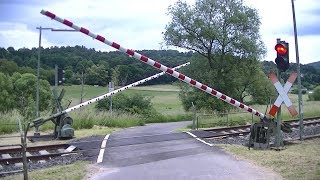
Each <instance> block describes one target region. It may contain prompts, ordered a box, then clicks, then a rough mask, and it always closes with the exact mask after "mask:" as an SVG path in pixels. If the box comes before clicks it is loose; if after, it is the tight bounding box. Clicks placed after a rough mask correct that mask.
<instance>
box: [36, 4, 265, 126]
mask: <svg viewBox="0 0 320 180" xmlns="http://www.w3.org/2000/svg"><path fill="white" fill-rule="evenodd" d="M41 14H43V15H45V16H48V17H50V18H51V19H54V20H56V21H58V22H60V23H62V24H65V25H67V26H69V27H71V28H73V29H75V30H76V31H80V32H82V33H83V34H86V35H88V36H90V37H92V38H93V39H97V40H99V41H101V42H103V43H105V44H107V45H109V46H111V47H113V48H115V49H117V50H119V51H121V52H124V53H126V54H128V55H130V56H132V57H134V58H136V59H138V60H140V61H142V62H144V63H146V64H148V65H150V66H153V67H154V68H156V69H160V70H161V71H163V72H166V73H167V74H169V75H171V76H173V77H175V78H177V79H179V80H181V81H183V82H185V83H187V84H189V85H191V86H194V87H196V88H198V89H200V90H202V91H204V92H206V93H208V94H210V95H213V96H215V97H216V98H218V99H221V100H222V101H225V102H227V103H229V104H230V105H232V106H234V107H237V108H239V109H243V110H245V111H247V112H250V113H252V114H253V115H255V116H258V117H259V118H260V119H261V120H263V119H265V118H266V116H265V115H264V114H263V113H260V112H259V111H257V110H255V109H253V108H251V107H249V106H247V105H245V104H243V103H241V102H239V101H237V100H235V99H233V98H231V97H229V96H227V95H224V94H222V93H221V92H219V91H217V90H215V89H213V88H210V87H208V86H207V85H205V84H202V83H200V82H198V81H196V80H194V79H191V78H190V77H188V76H186V75H184V74H181V73H179V72H176V71H174V70H173V69H171V68H168V67H166V66H164V65H162V64H160V63H159V62H157V61H154V60H152V59H150V58H148V57H146V56H143V55H141V54H139V53H137V52H135V51H133V50H131V49H127V48H125V47H122V46H120V45H119V44H117V43H115V42H111V41H109V40H107V39H106V38H104V37H103V36H101V35H97V34H94V33H92V32H90V31H89V30H88V29H86V28H84V27H79V26H77V25H75V24H74V23H72V22H71V21H69V20H67V19H62V18H60V17H58V16H56V15H55V14H53V13H51V12H49V11H45V10H42V11H41Z"/></svg>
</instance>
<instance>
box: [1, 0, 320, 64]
mask: <svg viewBox="0 0 320 180" xmlns="http://www.w3.org/2000/svg"><path fill="white" fill-rule="evenodd" d="M176 1H177V0H135V1H133V0H90V1H89V0H86V1H84V0H83V1H81V0H55V1H49V0H0V47H5V48H7V47H9V46H12V47H14V48H15V49H18V48H22V47H27V48H32V47H38V43H39V32H38V30H37V29H36V27H38V26H42V27H51V28H56V29H66V28H67V26H65V25H62V24H60V23H58V22H56V21H52V20H50V19H49V18H47V17H45V16H43V15H41V14H40V11H41V10H42V9H44V10H48V11H51V12H53V13H55V14H56V15H57V16H60V17H62V18H65V19H68V20H70V21H72V22H73V23H75V24H77V25H79V26H82V27H85V28H87V29H89V30H90V31H92V32H93V33H96V34H100V35H102V36H104V37H106V38H107V39H108V40H110V41H114V42H117V43H119V44H120V45H122V46H124V47H126V48H130V49H134V50H143V49H166V48H167V47H162V46H161V43H162V42H163V40H162V39H163V36H162V32H163V31H164V28H165V26H166V25H167V24H168V22H169V21H170V17H169V16H167V15H166V13H167V8H168V6H169V5H173V4H174V3H175V2H176ZM194 1H195V0H187V2H188V3H190V4H193V3H194ZM245 3H246V5H248V6H250V7H252V8H256V9H257V10H258V12H259V15H260V17H261V22H262V25H261V29H260V34H261V36H262V40H263V41H264V43H265V45H266V47H267V50H268V52H267V56H266V57H265V58H264V59H263V60H268V61H273V60H274V59H275V51H274V45H275V42H276V38H281V39H283V40H286V41H288V42H289V43H290V62H295V60H296V58H295V47H294V37H293V22H292V11H291V0H245ZM295 6H296V17H297V28H298V35H299V36H298V41H299V53H300V63H302V64H307V63H310V62H316V61H320V55H319V53H318V52H317V51H318V49H319V48H320V0H296V1H295ZM75 45H84V46H86V47H87V48H95V49H96V50H101V51H110V50H114V49H113V48H111V47H108V46H107V45H105V44H102V43H100V42H99V41H96V40H92V38H90V37H87V36H85V35H83V34H82V33H78V32H77V33H75V32H51V31H43V33H42V46H44V47H50V46H75ZM169 48H170V47H169ZM150 58H152V57H150Z"/></svg>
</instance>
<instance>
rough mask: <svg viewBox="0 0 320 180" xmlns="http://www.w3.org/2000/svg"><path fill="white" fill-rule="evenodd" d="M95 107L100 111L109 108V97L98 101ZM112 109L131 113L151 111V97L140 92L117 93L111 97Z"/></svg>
mask: <svg viewBox="0 0 320 180" xmlns="http://www.w3.org/2000/svg"><path fill="white" fill-rule="evenodd" d="M96 108H97V109H98V110H100V111H106V110H109V108H110V99H104V100H101V101H99V102H98V104H97V105H96ZM112 109H115V110H118V111H124V112H128V113H131V114H147V113H149V112H150V111H153V108H152V106H151V99H150V98H147V97H144V96H142V95H141V94H137V93H135V94H132V95H125V94H117V95H115V96H113V97H112Z"/></svg>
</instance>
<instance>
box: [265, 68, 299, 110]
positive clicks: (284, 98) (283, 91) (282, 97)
mask: <svg viewBox="0 0 320 180" xmlns="http://www.w3.org/2000/svg"><path fill="white" fill-rule="evenodd" d="M269 78H270V79H271V81H272V83H273V85H274V86H275V87H276V89H277V91H278V93H279V96H278V97H277V99H276V101H275V102H274V104H273V106H272V107H271V109H270V111H269V114H270V115H271V116H274V115H275V114H276V113H277V112H278V109H279V107H280V106H281V104H282V102H284V104H285V105H286V106H287V108H288V110H289V112H290V114H291V115H292V116H295V115H297V114H298V112H297V111H296V109H295V108H294V106H293V105H292V102H291V101H290V99H289V96H288V92H289V90H290V88H291V86H292V84H293V83H294V81H295V80H296V78H297V73H292V74H291V75H290V77H289V79H288V80H287V82H286V84H285V85H284V87H282V85H281V83H280V82H279V80H278V78H277V75H276V74H275V73H274V72H271V73H269Z"/></svg>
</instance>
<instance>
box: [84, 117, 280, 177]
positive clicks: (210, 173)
mask: <svg viewBox="0 0 320 180" xmlns="http://www.w3.org/2000/svg"><path fill="white" fill-rule="evenodd" d="M189 123H190V122H178V123H164V124H163V123H161V124H149V125H146V126H143V127H135V128H128V129H125V130H123V131H121V132H116V133H114V134H112V135H110V137H109V139H108V142H107V145H106V149H105V153H104V158H103V162H102V163H99V164H96V165H94V166H93V167H91V172H90V174H89V175H88V176H87V177H86V178H87V179H94V180H104V179H108V180H118V179H119V180H123V179H130V180H135V179H137V180H138V179H139V180H141V179H148V180H156V179H159V180H160V179H161V180H163V179H166V180H169V179H174V180H177V179H183V180H187V179H192V180H202V179H203V180H204V179H205V180H207V179H237V180H239V179H246V180H248V179H279V176H278V175H276V174H274V173H272V172H270V171H267V170H265V169H263V168H261V167H257V166H255V165H253V164H251V163H249V162H246V161H243V160H238V159H236V158H234V157H233V156H231V155H229V154H227V153H225V152H224V151H223V150H221V149H219V148H218V147H215V146H213V147H210V146H208V145H206V144H204V143H202V142H200V141H198V140H196V139H195V138H193V137H191V136H190V135H189V134H187V133H178V132H175V129H177V128H180V127H185V126H186V125H187V124H189Z"/></svg>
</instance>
